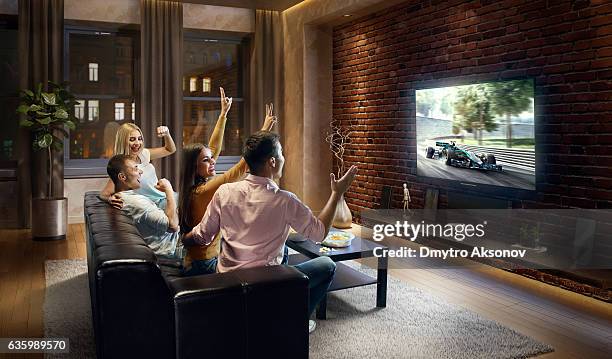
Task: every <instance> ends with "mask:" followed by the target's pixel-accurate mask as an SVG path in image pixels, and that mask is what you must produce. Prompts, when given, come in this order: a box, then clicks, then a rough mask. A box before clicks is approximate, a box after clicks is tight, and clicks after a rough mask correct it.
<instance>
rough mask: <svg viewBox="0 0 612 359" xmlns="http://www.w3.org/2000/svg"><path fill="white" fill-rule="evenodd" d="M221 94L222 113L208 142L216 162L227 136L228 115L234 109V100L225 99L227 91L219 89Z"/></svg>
mask: <svg viewBox="0 0 612 359" xmlns="http://www.w3.org/2000/svg"><path fill="white" fill-rule="evenodd" d="M219 93H221V113H220V114H219V118H218V119H217V124H216V125H215V129H214V130H213V133H212V135H210V140H209V141H208V147H209V148H210V151H211V152H212V155H213V158H214V159H215V160H216V159H217V158H219V154H220V153H221V148H222V147H223V136H224V135H225V124H226V123H227V113H228V112H229V110H230V108H231V107H232V98H231V97H225V90H223V87H219Z"/></svg>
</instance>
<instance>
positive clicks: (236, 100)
mask: <svg viewBox="0 0 612 359" xmlns="http://www.w3.org/2000/svg"><path fill="white" fill-rule="evenodd" d="M244 46H245V45H244V44H243V42H241V40H240V39H236V40H221V39H210V38H206V37H203V36H198V35H194V34H186V36H185V40H184V44H183V51H184V53H183V55H184V56H183V58H184V59H185V61H184V63H183V69H184V70H183V71H184V73H183V75H184V76H185V78H188V79H190V86H189V91H188V92H185V91H184V92H183V116H184V118H183V145H186V144H189V143H194V142H202V143H208V139H209V138H210V135H211V134H212V131H213V129H214V127H215V124H216V122H217V118H218V117H219V113H220V110H221V105H220V101H219V87H223V88H224V90H225V94H226V96H228V97H232V98H233V103H232V108H231V110H230V112H229V114H228V120H227V124H226V127H225V136H224V140H223V148H222V151H221V157H220V159H219V161H218V165H217V168H218V169H219V170H224V169H227V168H229V167H230V166H231V165H232V164H233V163H235V162H237V161H238V160H239V159H240V155H241V153H242V144H243V142H244V140H245V139H246V135H248V134H245V131H244V129H245V114H244V112H245V109H244V97H243V96H244V94H243V83H244V79H243V76H244V74H245V71H244V70H243V63H242V61H241V59H242V52H243V48H244ZM221 58H223V59H231V61H220V59H221ZM194 80H195V81H194ZM198 82H199V83H201V84H202V85H201V86H202V87H201V88H197V83H198ZM262 115H263V114H262Z"/></svg>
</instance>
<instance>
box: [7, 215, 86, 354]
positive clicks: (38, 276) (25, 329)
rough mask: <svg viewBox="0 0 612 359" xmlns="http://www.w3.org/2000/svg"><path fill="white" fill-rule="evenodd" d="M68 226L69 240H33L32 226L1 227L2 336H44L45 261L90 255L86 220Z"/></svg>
mask: <svg viewBox="0 0 612 359" xmlns="http://www.w3.org/2000/svg"><path fill="white" fill-rule="evenodd" d="M68 230H69V232H68V235H67V239H66V240H63V241H49V242H38V241H33V240H32V239H31V235H30V231H29V230H21V229H20V230H0V338H19V337H36V338H42V337H43V331H44V330H43V312H42V309H43V301H44V297H45V261H46V260H52V259H75V258H86V256H87V253H86V245H85V236H84V233H85V231H84V230H85V227H84V224H72V225H70V226H69V228H68ZM42 357H43V356H42V354H28V355H26V354H20V355H7V354H0V358H42Z"/></svg>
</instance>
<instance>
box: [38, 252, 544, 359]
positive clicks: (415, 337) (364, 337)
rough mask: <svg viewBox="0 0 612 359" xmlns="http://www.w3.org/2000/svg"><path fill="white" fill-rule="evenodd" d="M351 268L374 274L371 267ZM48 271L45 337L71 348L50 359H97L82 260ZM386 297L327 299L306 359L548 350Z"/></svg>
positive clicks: (411, 296)
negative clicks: (383, 303)
mask: <svg viewBox="0 0 612 359" xmlns="http://www.w3.org/2000/svg"><path fill="white" fill-rule="evenodd" d="M345 263H346V262H345ZM353 266H354V267H355V268H358V269H359V270H361V271H364V272H369V274H373V271H372V270H371V269H369V268H361V267H360V266H359V265H358V264H353ZM45 267H46V268H45V269H46V278H47V291H46V294H45V304H44V320H45V336H47V337H67V338H70V349H71V352H70V355H66V354H63V355H56V356H52V355H48V356H47V358H56V357H57V358H95V346H94V341H93V334H92V333H93V329H92V327H91V313H90V311H91V307H90V302H89V288H88V284H87V265H86V262H85V260H61V261H47V262H46V266H45ZM387 293H388V294H387V308H384V309H378V308H375V307H374V304H375V298H376V287H375V286H367V287H359V288H353V289H347V290H343V291H339V292H334V293H332V294H330V295H329V299H328V305H327V310H328V312H327V313H328V314H327V316H328V319H327V320H318V321H317V329H316V330H315V332H314V333H313V334H312V335H311V336H310V357H311V358H316V359H328V358H369V359H371V358H385V359H386V358H487V359H492V358H527V357H531V356H535V355H538V354H542V353H547V352H551V351H553V348H552V347H550V346H549V345H546V344H543V343H540V342H538V341H536V340H534V339H531V338H529V337H527V336H525V335H523V334H520V333H517V332H516V331H514V330H512V329H509V328H507V327H504V326H502V325H501V324H498V323H496V322H493V321H491V320H488V319H485V318H483V317H481V316H479V315H478V314H476V313H474V312H471V311H469V310H467V309H464V308H462V307H459V306H456V305H453V304H450V303H447V302H445V301H444V300H442V299H439V298H437V297H434V296H432V295H429V294H428V293H425V292H423V291H421V290H419V289H417V288H413V287H410V286H407V285H406V284H404V283H403V282H401V281H399V280H396V279H394V278H393V277H389V280H388V292H387ZM271 348H272V346H271Z"/></svg>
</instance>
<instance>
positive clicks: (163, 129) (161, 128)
mask: <svg viewBox="0 0 612 359" xmlns="http://www.w3.org/2000/svg"><path fill="white" fill-rule="evenodd" d="M169 134H170V130H169V129H168V127H166V126H159V127H157V137H160V138H161V137H164V136H166V135H169Z"/></svg>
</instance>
